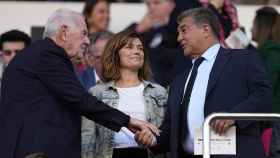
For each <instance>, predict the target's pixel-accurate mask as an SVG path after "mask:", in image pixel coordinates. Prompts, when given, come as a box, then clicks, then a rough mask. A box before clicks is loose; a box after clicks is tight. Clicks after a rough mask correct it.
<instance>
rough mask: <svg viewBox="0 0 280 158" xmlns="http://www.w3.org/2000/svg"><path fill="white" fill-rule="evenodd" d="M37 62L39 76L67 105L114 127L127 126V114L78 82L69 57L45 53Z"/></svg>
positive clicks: (55, 95)
mask: <svg viewBox="0 0 280 158" xmlns="http://www.w3.org/2000/svg"><path fill="white" fill-rule="evenodd" d="M39 60H40V62H39V64H38V66H37V68H36V69H37V74H38V78H39V79H40V80H41V82H42V83H43V84H44V85H45V86H46V88H47V89H48V90H49V91H50V93H51V94H53V96H54V97H55V98H56V99H57V100H59V101H60V102H61V103H62V104H63V106H65V107H66V108H71V109H73V110H75V111H77V112H79V113H80V114H81V115H84V116H86V117H87V118H89V119H90V120H93V121H96V122H97V123H99V124H101V125H103V126H105V127H107V128H109V129H111V130H114V131H118V130H120V128H121V127H123V126H127V125H128V122H129V116H127V115H125V114H123V113H122V112H120V111H118V110H116V109H113V108H111V107H109V106H108V105H106V104H105V103H103V102H101V101H98V100H97V99H96V97H94V96H92V95H90V94H89V93H88V92H86V90H85V89H84V88H83V87H82V86H81V84H80V82H79V81H78V79H77V77H76V75H75V73H74V72H73V69H72V64H71V62H70V60H69V59H67V58H65V57H62V56H60V55H57V54H53V53H45V54H44V55H43V57H42V58H40V59H39Z"/></svg>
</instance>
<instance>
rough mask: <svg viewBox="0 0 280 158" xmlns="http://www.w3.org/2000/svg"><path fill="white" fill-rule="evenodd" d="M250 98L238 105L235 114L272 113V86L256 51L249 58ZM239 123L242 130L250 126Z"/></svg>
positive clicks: (248, 81)
mask: <svg viewBox="0 0 280 158" xmlns="http://www.w3.org/2000/svg"><path fill="white" fill-rule="evenodd" d="M246 71H247V86H248V89H249V96H248V98H247V99H246V100H245V101H243V102H241V103H240V104H238V105H236V106H235V107H234V108H233V109H232V111H231V112H234V113H270V112H271V111H272V86H271V82H270V81H269V79H268V75H267V72H266V69H265V66H264V63H263V62H262V60H261V58H260V56H259V54H257V52H256V51H252V52H250V53H248V58H247V70H246ZM246 122H247V121H244V123H241V122H240V123H239V126H240V127H241V128H244V127H246V126H247V125H248V123H246Z"/></svg>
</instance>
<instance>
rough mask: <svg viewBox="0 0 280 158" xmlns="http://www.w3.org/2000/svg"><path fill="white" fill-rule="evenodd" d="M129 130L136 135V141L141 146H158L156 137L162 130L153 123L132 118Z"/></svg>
mask: <svg viewBox="0 0 280 158" xmlns="http://www.w3.org/2000/svg"><path fill="white" fill-rule="evenodd" d="M127 128H128V129H129V130H131V131H132V132H133V133H134V134H135V137H134V138H135V140H136V142H137V143H138V144H139V145H142V146H145V147H151V146H154V145H156V142H157V140H156V136H159V135H160V130H159V129H158V128H157V127H156V126H154V125H153V124H151V123H148V122H145V121H141V120H137V119H135V118H130V120H129V123H128V126H127Z"/></svg>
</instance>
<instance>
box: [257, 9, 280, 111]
mask: <svg viewBox="0 0 280 158" xmlns="http://www.w3.org/2000/svg"><path fill="white" fill-rule="evenodd" d="M277 16H279V13H278V12H277V10H276V9H274V8H272V7H263V8H260V9H258V10H257V11H256V16H255V18H254V22H253V27H252V39H253V40H254V41H255V42H256V43H257V49H258V50H259V51H260V54H261V57H262V58H263V60H264V62H265V64H266V67H267V70H268V73H269V75H270V79H271V81H272V85H273V112H276V113H280V85H279V84H280V80H279V78H280V74H279V72H280V47H279V43H278V42H279V41H277V37H275V34H274V33H273V31H272V30H273V27H280V26H276V25H275V24H276V19H277ZM278 39H279V38H278Z"/></svg>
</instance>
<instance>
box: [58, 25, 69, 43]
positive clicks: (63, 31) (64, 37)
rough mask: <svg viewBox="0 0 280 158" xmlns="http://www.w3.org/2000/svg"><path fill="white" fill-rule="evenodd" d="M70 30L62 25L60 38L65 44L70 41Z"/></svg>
mask: <svg viewBox="0 0 280 158" xmlns="http://www.w3.org/2000/svg"><path fill="white" fill-rule="evenodd" d="M68 30H69V28H68V26H67V25H64V24H63V25H61V26H60V28H59V38H60V40H62V41H63V42H66V41H67V39H68V32H69V31H68Z"/></svg>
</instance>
